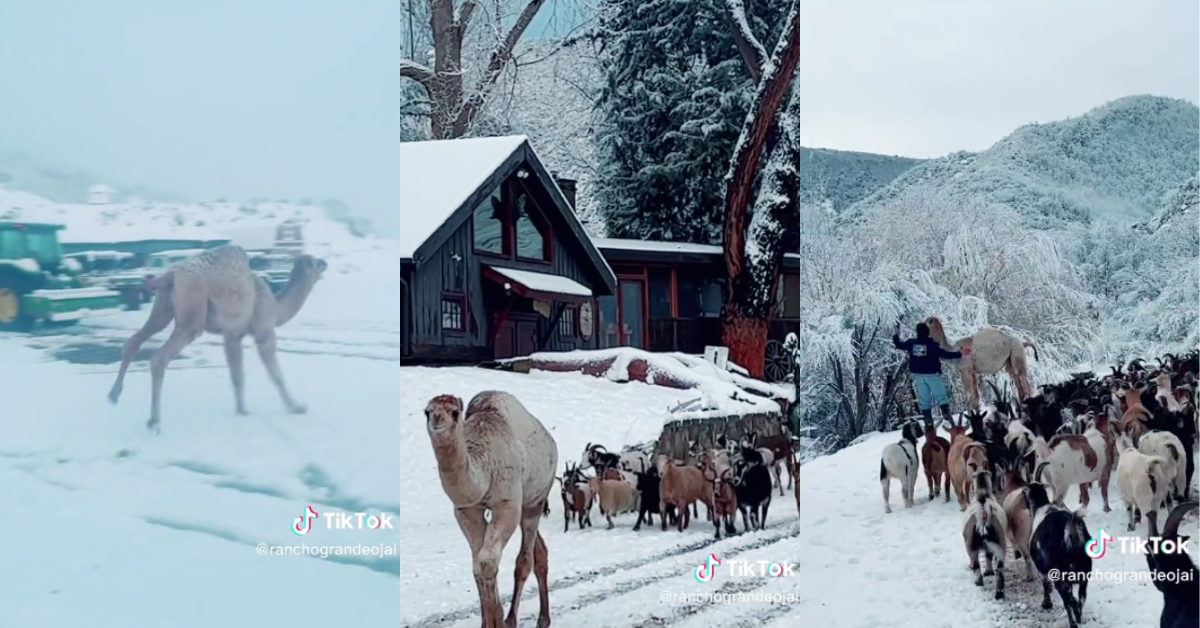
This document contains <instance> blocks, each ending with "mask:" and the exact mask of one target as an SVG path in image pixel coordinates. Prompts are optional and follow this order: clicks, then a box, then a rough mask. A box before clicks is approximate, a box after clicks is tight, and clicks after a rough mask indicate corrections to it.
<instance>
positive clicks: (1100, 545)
mask: <svg viewBox="0 0 1200 628" xmlns="http://www.w3.org/2000/svg"><path fill="white" fill-rule="evenodd" d="M1111 540H1113V537H1112V535H1111V534H1109V533H1108V532H1105V531H1104V528H1100V531H1099V532H1097V533H1096V536H1094V537H1092V540H1090V541H1088V542H1087V545H1085V546H1083V551H1084V552H1087V555H1088V556H1091V557H1092V558H1100V557H1101V556H1104V552H1106V551H1108V542H1109V541H1111Z"/></svg>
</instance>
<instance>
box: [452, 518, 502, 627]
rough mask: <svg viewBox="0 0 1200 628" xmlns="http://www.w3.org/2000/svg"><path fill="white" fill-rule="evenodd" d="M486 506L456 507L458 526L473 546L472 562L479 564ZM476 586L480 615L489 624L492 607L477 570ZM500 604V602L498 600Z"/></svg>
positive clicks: (485, 524)
mask: <svg viewBox="0 0 1200 628" xmlns="http://www.w3.org/2000/svg"><path fill="white" fill-rule="evenodd" d="M484 510H485V509H484V508H455V509H454V519H455V520H456V521H458V527H459V529H460V530H462V533H463V536H464V537H466V538H467V545H469V546H470V547H471V562H473V563H476V564H478V562H477V561H478V559H479V553H480V552H481V551H483V542H484V537H485V536H486V535H487V525H488V524H487V519H485V518H484ZM475 588H476V589H477V590H478V591H479V603H480V609H479V614H480V617H482V618H483V622H484V624H485V625H486V624H487V617H488V613H489V612H490V611H491V608H490V607H489V606H488V605H487V603H486V602H485V601H484V593H483V592H484V590H485V588H484V583H483V581H482V580H481V579H480V577H479V571H478V569H476V571H475ZM497 604H499V602H497Z"/></svg>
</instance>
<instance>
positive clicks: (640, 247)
mask: <svg viewBox="0 0 1200 628" xmlns="http://www.w3.org/2000/svg"><path fill="white" fill-rule="evenodd" d="M592 242H594V243H595V244H596V246H597V247H598V248H601V249H609V250H623V251H655V252H660V253H693V254H697V255H722V254H723V253H724V249H722V248H721V247H719V246H715V245H712V244H692V243H691V242H664V241H662V240H632V239H624V238H592ZM784 257H787V258H793V259H800V254H799V253H784Z"/></svg>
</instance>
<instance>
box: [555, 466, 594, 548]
mask: <svg viewBox="0 0 1200 628" xmlns="http://www.w3.org/2000/svg"><path fill="white" fill-rule="evenodd" d="M558 482H559V484H561V485H562V502H563V519H564V521H563V532H566V531H567V530H570V529H571V520H572V519H573V518H577V519H578V521H579V529H580V530H582V529H583V527H584V525H585V524H586V525H588V526H591V525H592V501H593V500H594V499H595V495H594V494H593V493H592V489H591V487H590V486H589V485H588V482H587V480H586V479H585V478H584V477H583V473H582V472H580V471H579V468H578V467H575V466H573V465H571V464H570V463H567V469H566V471H565V472H564V473H563V475H562V477H560V478H558Z"/></svg>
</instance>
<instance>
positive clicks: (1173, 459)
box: [1137, 430, 1188, 509]
mask: <svg viewBox="0 0 1200 628" xmlns="http://www.w3.org/2000/svg"><path fill="white" fill-rule="evenodd" d="M1137 449H1138V451H1139V452H1141V453H1143V454H1145V455H1147V456H1158V457H1159V458H1162V459H1163V463H1164V464H1163V469H1164V471H1165V472H1166V474H1167V487H1166V491H1165V493H1164V502H1163V503H1161V504H1156V505H1155V507H1156V508H1168V509H1169V508H1170V507H1171V505H1172V504H1174V503H1175V502H1177V501H1183V496H1184V495H1185V494H1186V493H1187V488H1188V486H1187V459H1186V458H1185V455H1186V453H1187V452H1185V451H1184V449H1183V441H1181V440H1179V437H1178V436H1176V435H1174V434H1172V433H1170V432H1164V431H1161V430H1151V431H1149V432H1146V433H1145V434H1142V437H1141V438H1139V439H1138V441H1137Z"/></svg>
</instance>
